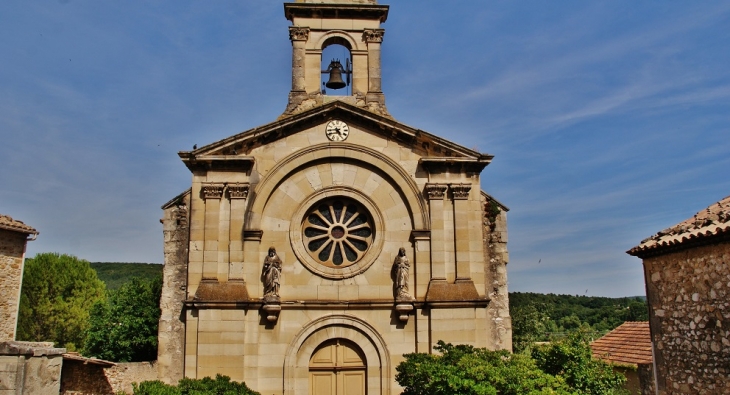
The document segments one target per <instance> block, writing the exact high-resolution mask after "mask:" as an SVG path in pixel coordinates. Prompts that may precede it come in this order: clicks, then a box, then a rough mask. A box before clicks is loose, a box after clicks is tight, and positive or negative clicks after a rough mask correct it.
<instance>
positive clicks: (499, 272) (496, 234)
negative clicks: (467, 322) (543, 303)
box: [483, 197, 512, 350]
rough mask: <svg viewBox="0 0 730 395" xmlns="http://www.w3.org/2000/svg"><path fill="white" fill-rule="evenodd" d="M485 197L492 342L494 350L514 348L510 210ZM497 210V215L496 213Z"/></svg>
mask: <svg viewBox="0 0 730 395" xmlns="http://www.w3.org/2000/svg"><path fill="white" fill-rule="evenodd" d="M483 199H484V205H483V207H484V227H483V230H484V232H483V238H484V244H485V248H484V251H485V254H486V256H485V262H487V266H488V270H485V276H486V281H485V283H486V285H487V295H488V296H489V298H490V299H491V301H490V302H489V308H488V310H487V317H488V319H489V321H490V324H491V328H490V329H491V330H490V335H491V337H492V339H491V343H492V344H494V349H495V350H500V349H503V350H512V318H511V317H510V315H509V294H508V290H507V263H508V262H509V253H508V251H507V213H506V212H505V210H504V209H501V208H500V210H499V213H498V214H497V213H495V212H492V214H490V207H492V209H494V207H497V206H496V205H497V203H496V202H494V201H490V199H489V198H488V197H483ZM495 214H496V215H495Z"/></svg>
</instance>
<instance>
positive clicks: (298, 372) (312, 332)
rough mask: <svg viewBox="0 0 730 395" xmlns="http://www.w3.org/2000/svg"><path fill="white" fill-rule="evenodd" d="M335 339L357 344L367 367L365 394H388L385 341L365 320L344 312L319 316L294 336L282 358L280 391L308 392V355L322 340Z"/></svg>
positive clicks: (388, 364)
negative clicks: (282, 378) (282, 382)
mask: <svg viewBox="0 0 730 395" xmlns="http://www.w3.org/2000/svg"><path fill="white" fill-rule="evenodd" d="M335 338H340V339H345V340H349V341H351V342H353V343H355V344H357V345H358V346H359V347H360V350H361V351H362V354H363V356H364V358H365V362H366V366H367V383H366V389H367V393H368V394H370V395H376V394H389V393H390V382H391V381H392V378H391V373H390V372H391V366H390V354H389V352H388V349H387V347H386V346H385V341H384V340H383V338H382V337H381V336H380V335H379V334H378V332H377V331H376V330H375V328H373V327H372V326H371V325H370V324H368V323H367V322H365V321H363V320H362V319H360V318H357V317H354V316H350V315H344V314H332V315H327V316H324V317H320V318H318V319H316V320H314V321H312V322H310V323H308V324H307V325H305V326H304V328H302V330H301V331H299V333H298V334H297V335H296V336H295V337H294V340H293V341H292V342H291V344H290V345H289V348H288V349H287V351H286V356H285V359H284V393H285V394H296V395H306V394H308V393H309V361H310V357H311V356H312V353H314V351H315V350H316V349H317V347H319V346H320V345H321V344H322V343H324V342H326V341H328V340H330V339H335Z"/></svg>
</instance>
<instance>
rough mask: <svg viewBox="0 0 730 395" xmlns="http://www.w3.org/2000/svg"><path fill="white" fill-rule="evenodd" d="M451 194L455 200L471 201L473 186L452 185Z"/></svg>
mask: <svg viewBox="0 0 730 395" xmlns="http://www.w3.org/2000/svg"><path fill="white" fill-rule="evenodd" d="M450 187H451V194H452V195H453V196H454V200H467V199H469V191H471V184H451V185H450Z"/></svg>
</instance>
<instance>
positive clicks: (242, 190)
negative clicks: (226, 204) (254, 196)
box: [228, 183, 250, 200]
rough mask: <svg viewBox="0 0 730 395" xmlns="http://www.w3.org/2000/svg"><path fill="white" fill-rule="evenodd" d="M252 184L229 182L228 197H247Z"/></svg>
mask: <svg viewBox="0 0 730 395" xmlns="http://www.w3.org/2000/svg"><path fill="white" fill-rule="evenodd" d="M249 187H250V185H249V184H248V183H241V184H228V197H229V198H230V199H231V200H233V199H246V198H247V197H248V191H249Z"/></svg>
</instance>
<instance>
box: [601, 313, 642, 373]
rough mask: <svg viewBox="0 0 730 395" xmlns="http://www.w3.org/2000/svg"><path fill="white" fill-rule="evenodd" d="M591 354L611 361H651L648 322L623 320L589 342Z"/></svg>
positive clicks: (623, 362)
mask: <svg viewBox="0 0 730 395" xmlns="http://www.w3.org/2000/svg"><path fill="white" fill-rule="evenodd" d="M591 349H592V350H593V356H594V357H596V358H599V359H602V360H604V361H607V362H611V363H619V364H630V365H636V364H640V363H651V362H652V357H651V334H650V333H649V322H648V321H639V322H624V323H623V324H621V325H619V326H618V327H617V328H616V329H614V330H612V331H611V332H608V333H607V334H606V336H603V337H602V338H600V339H598V340H596V341H594V342H593V343H591Z"/></svg>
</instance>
